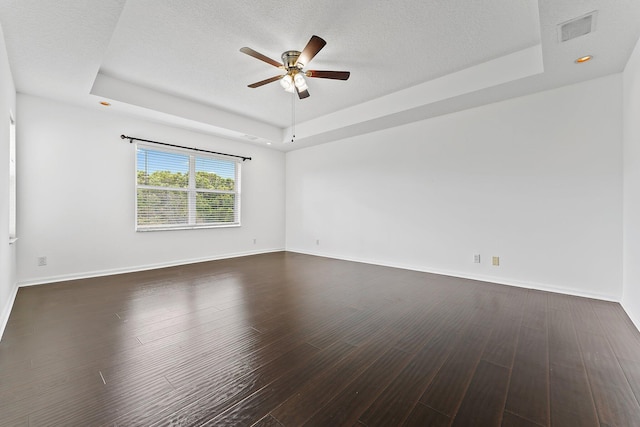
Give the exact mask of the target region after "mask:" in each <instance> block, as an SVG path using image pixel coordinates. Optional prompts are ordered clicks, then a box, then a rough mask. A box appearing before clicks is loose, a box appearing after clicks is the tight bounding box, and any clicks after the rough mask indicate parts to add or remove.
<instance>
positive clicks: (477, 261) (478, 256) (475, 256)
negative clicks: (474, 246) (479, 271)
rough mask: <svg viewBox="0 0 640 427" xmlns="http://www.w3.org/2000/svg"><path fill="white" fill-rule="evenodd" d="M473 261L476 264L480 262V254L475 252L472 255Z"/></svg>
mask: <svg viewBox="0 0 640 427" xmlns="http://www.w3.org/2000/svg"><path fill="white" fill-rule="evenodd" d="M473 262H475V263H476V264H480V254H475V255H474V256H473Z"/></svg>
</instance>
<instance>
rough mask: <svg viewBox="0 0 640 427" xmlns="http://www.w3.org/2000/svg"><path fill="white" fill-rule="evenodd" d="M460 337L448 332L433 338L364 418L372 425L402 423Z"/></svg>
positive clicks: (372, 405) (365, 422)
mask: <svg viewBox="0 0 640 427" xmlns="http://www.w3.org/2000/svg"><path fill="white" fill-rule="evenodd" d="M456 338H457V337H456V336H455V335H453V334H447V333H440V334H439V335H437V336H435V337H433V339H432V340H431V341H430V342H429V343H428V344H427V346H426V347H425V348H424V349H423V350H422V351H420V352H419V353H417V354H416V356H415V357H414V358H413V359H412V360H411V362H410V363H409V364H408V365H407V366H406V367H405V368H404V369H403V370H402V371H401V372H400V373H399V374H398V376H397V377H396V378H394V380H393V381H392V382H391V384H389V386H388V387H387V388H386V389H385V390H384V391H383V392H382V393H381V394H380V396H378V398H377V399H376V400H375V401H374V402H373V403H372V404H371V405H370V406H369V408H368V409H367V410H366V411H365V412H364V414H363V415H362V416H361V417H360V420H361V421H362V422H363V423H364V424H365V425H367V426H370V427H373V426H390V425H401V424H402V423H403V422H404V420H405V418H406V417H408V416H409V413H410V412H411V410H412V408H413V407H414V406H415V405H416V404H417V402H418V399H420V397H421V396H422V395H423V393H424V391H425V390H426V388H427V386H428V385H429V383H430V382H431V380H432V379H433V377H434V376H435V374H436V373H437V372H438V371H439V370H440V367H441V366H442V364H443V363H444V361H445V360H446V359H447V357H449V355H450V353H451V351H452V349H453V345H454V343H455V342H456Z"/></svg>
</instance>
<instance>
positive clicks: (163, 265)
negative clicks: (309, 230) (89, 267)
mask: <svg viewBox="0 0 640 427" xmlns="http://www.w3.org/2000/svg"><path fill="white" fill-rule="evenodd" d="M282 251H284V248H275V249H264V250H258V251H245V252H236V253H229V254H223V255H215V256H210V257H202V258H192V259H183V260H178V261H171V262H163V263H157V264H146V265H138V266H133V267H125V268H114V269H110V270H96V271H88V272H82V273H72V274H63V275H59V276H50V277H44V278H38V279H34V280H27V281H24V282H19V283H18V286H19V287H26V286H36V285H45V284H47V283H56V282H65V281H67V280H79V279H89V278H92V277H101V276H113V275H116V274H126V273H135V272H138V271H146V270H156V269H159V268H167V267H176V266H179V265H187V264H197V263H199V262H207V261H217V260H221V259H229V258H239V257H244V256H250V255H259V254H266V253H272V252H282Z"/></svg>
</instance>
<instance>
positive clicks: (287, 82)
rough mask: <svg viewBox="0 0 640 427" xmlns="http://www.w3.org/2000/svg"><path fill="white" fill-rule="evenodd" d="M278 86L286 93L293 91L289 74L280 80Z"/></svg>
mask: <svg viewBox="0 0 640 427" xmlns="http://www.w3.org/2000/svg"><path fill="white" fill-rule="evenodd" d="M280 86H282V88H283V89H284V90H286V91H287V92H290V91H293V79H292V78H291V76H290V75H289V74H287V75H285V76H284V77H283V78H281V79H280ZM289 89H291V90H289Z"/></svg>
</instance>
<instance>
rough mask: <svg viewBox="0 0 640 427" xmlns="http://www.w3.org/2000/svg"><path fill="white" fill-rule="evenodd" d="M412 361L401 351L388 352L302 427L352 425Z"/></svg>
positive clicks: (392, 350) (391, 350)
mask: <svg viewBox="0 0 640 427" xmlns="http://www.w3.org/2000/svg"><path fill="white" fill-rule="evenodd" d="M410 359H411V356H410V355H409V354H407V353H404V352H401V351H400V350H396V349H393V348H392V349H390V350H388V351H387V352H386V353H384V354H383V355H382V356H381V357H380V358H379V359H378V360H376V361H375V362H374V363H373V364H372V365H371V366H369V367H368V368H367V369H366V370H365V371H364V372H363V373H362V374H361V375H359V376H358V377H357V378H356V379H355V380H353V381H352V382H351V383H349V384H348V385H347V386H346V387H345V388H344V389H343V390H342V391H340V393H338V394H337V395H336V396H335V397H334V398H333V399H331V401H329V403H327V404H326V405H325V406H324V407H323V408H322V409H320V411H318V412H316V414H315V415H314V416H312V417H311V418H310V419H309V420H307V422H305V423H304V424H303V425H305V426H329V425H353V424H355V423H357V422H358V419H359V417H360V415H361V414H362V413H363V412H364V411H365V410H366V409H367V408H368V407H369V406H370V405H371V403H372V402H373V401H374V400H375V399H376V397H377V396H378V395H379V394H380V393H381V392H382V390H384V388H386V387H387V385H388V384H389V383H390V382H391V380H392V379H393V378H394V377H395V376H396V375H397V374H398V372H400V371H401V370H402V369H403V368H404V367H405V366H406V364H407V363H408V362H409V360H410Z"/></svg>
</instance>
